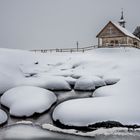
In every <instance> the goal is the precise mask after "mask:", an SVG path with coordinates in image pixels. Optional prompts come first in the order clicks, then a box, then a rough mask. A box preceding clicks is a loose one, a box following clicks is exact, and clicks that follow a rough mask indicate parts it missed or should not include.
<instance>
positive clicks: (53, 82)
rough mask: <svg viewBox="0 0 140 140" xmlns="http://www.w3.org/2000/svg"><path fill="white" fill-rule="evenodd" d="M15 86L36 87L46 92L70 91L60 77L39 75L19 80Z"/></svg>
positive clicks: (63, 79)
mask: <svg viewBox="0 0 140 140" xmlns="http://www.w3.org/2000/svg"><path fill="white" fill-rule="evenodd" d="M17 85H20V86H22V85H24V86H37V87H41V88H45V89H48V90H71V87H70V85H69V84H68V82H67V81H66V80H65V78H64V77H62V76H48V75H45V74H41V75H39V76H36V77H29V78H24V79H22V80H21V79H20V80H19V81H18V82H17Z"/></svg>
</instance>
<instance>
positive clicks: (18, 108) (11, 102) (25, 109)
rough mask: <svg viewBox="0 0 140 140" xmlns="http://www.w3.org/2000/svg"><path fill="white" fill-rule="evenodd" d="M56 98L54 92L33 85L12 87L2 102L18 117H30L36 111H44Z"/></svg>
mask: <svg viewBox="0 0 140 140" xmlns="http://www.w3.org/2000/svg"><path fill="white" fill-rule="evenodd" d="M56 100H57V98H56V96H55V94H54V93H53V92H51V91H48V90H46V89H43V88H39V87H33V86H19V87H15V88H12V89H10V90H8V91H6V92H5V93H4V94H3V95H2V97H1V103H2V104H3V105H4V106H6V107H8V108H9V109H10V114H11V115H13V116H18V117H22V116H27V117H29V116H31V115H33V114H34V113H43V112H44V111H46V110H48V109H49V108H50V107H51V106H52V104H53V103H55V102H56Z"/></svg>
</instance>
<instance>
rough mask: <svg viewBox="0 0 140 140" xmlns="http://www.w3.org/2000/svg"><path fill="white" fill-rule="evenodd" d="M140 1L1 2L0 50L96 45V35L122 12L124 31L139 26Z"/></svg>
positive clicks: (117, 18) (3, 0)
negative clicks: (124, 22) (124, 24)
mask: <svg viewBox="0 0 140 140" xmlns="http://www.w3.org/2000/svg"><path fill="white" fill-rule="evenodd" d="M139 6H140V0H0V47H5V48H18V49H33V48H36V49H39V48H65V47H75V46H76V45H75V44H76V43H75V42H76V41H79V45H80V47H84V46H88V45H93V44H97V40H96V34H97V33H98V32H99V31H100V29H101V28H102V27H103V26H104V25H105V24H106V23H107V22H108V21H109V20H112V21H118V20H119V18H120V12H121V8H123V9H124V13H125V19H126V21H127V25H126V28H127V29H129V30H130V31H133V30H134V29H135V27H136V26H137V25H140V18H139V13H140V8H139Z"/></svg>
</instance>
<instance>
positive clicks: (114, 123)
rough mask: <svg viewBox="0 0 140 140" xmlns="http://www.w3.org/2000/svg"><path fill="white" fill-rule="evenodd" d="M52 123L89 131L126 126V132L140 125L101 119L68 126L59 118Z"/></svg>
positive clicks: (60, 126) (64, 127) (66, 127)
mask: <svg viewBox="0 0 140 140" xmlns="http://www.w3.org/2000/svg"><path fill="white" fill-rule="evenodd" d="M53 123H54V125H56V126H57V127H59V128H61V129H75V130H78V131H81V132H85V133H86V132H91V131H95V130H97V129H99V128H106V129H108V128H113V127H123V128H128V132H129V131H131V130H133V131H134V130H135V129H137V128H140V125H123V124H121V123H120V122H117V121H103V122H97V123H95V124H91V125H88V126H69V125H65V124H63V123H61V122H60V121H59V120H56V121H54V120H53Z"/></svg>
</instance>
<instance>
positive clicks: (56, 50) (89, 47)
mask: <svg viewBox="0 0 140 140" xmlns="http://www.w3.org/2000/svg"><path fill="white" fill-rule="evenodd" d="M95 48H98V45H94V46H88V47H83V48H59V49H58V48H56V49H39V50H30V51H33V52H41V53H47V52H71V53H72V52H85V51H88V50H93V49H95Z"/></svg>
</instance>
